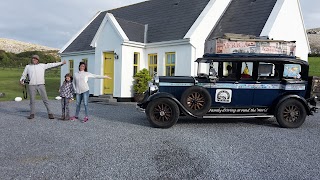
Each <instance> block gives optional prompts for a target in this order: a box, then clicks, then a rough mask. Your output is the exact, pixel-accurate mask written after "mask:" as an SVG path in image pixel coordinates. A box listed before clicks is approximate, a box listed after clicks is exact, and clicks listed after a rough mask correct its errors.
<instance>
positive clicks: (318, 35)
mask: <svg viewBox="0 0 320 180" xmlns="http://www.w3.org/2000/svg"><path fill="white" fill-rule="evenodd" d="M307 34H308V39H309V42H310V48H311V52H312V53H318V54H319V53H320V28H315V29H308V30H307Z"/></svg>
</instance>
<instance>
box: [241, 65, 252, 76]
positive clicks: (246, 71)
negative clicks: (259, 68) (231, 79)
mask: <svg viewBox="0 0 320 180" xmlns="http://www.w3.org/2000/svg"><path fill="white" fill-rule="evenodd" d="M252 71H253V63H252V62H242V66H241V80H252Z"/></svg>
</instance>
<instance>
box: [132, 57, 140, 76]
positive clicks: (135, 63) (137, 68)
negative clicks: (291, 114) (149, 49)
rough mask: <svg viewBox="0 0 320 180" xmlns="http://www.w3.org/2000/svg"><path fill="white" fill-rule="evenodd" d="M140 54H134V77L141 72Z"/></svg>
mask: <svg viewBox="0 0 320 180" xmlns="http://www.w3.org/2000/svg"><path fill="white" fill-rule="evenodd" d="M139 62H140V53H134V55H133V76H134V75H136V74H137V72H138V71H139Z"/></svg>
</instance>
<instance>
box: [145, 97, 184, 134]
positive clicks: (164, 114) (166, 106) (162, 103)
mask: <svg viewBox="0 0 320 180" xmlns="http://www.w3.org/2000/svg"><path fill="white" fill-rule="evenodd" d="M146 115H147V118H148V121H149V122H150V124H151V125H152V126H153V127H159V128H169V127H171V126H173V125H174V124H176V122H177V121H178V118H179V107H178V105H177V104H176V103H175V102H174V101H173V100H171V99H168V98H160V99H155V100H153V101H151V102H150V103H149V104H148V106H147V108H146Z"/></svg>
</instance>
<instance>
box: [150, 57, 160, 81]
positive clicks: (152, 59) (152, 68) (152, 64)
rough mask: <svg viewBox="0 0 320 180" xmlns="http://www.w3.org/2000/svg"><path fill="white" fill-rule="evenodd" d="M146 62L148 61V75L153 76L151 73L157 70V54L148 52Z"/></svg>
mask: <svg viewBox="0 0 320 180" xmlns="http://www.w3.org/2000/svg"><path fill="white" fill-rule="evenodd" d="M148 63H149V72H150V76H152V77H153V75H154V74H155V73H157V70H158V69H157V63H158V58H157V54H149V59H148Z"/></svg>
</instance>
